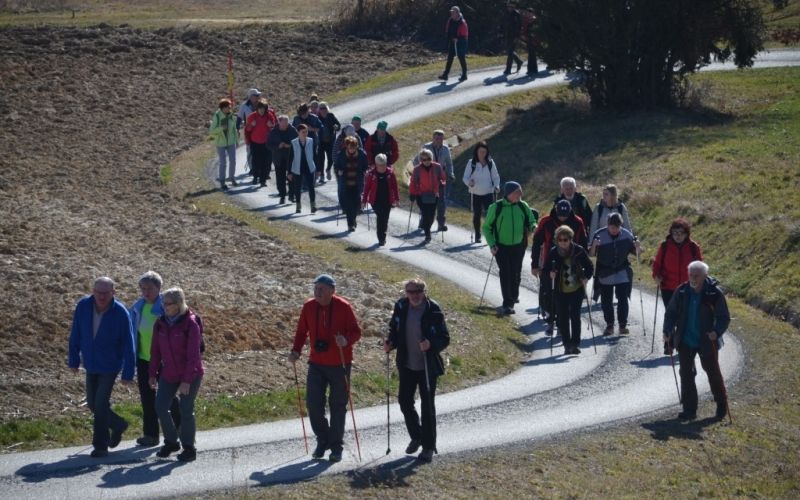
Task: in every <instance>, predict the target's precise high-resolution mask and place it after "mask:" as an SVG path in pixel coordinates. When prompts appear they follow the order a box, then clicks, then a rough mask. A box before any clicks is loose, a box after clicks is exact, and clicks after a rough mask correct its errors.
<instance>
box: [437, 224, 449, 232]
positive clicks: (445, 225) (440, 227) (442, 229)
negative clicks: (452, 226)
mask: <svg viewBox="0 0 800 500" xmlns="http://www.w3.org/2000/svg"><path fill="white" fill-rule="evenodd" d="M437 229H438V230H439V231H447V224H442V225H441V226H438V227H437Z"/></svg>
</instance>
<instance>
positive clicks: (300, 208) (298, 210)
mask: <svg viewBox="0 0 800 500" xmlns="http://www.w3.org/2000/svg"><path fill="white" fill-rule="evenodd" d="M295 206H296V207H297V208H295V209H294V213H296V214H299V213H300V212H302V211H303V210H302V205H300V202H299V201H298V202H297V203H296V204H295Z"/></svg>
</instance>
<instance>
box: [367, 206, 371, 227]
mask: <svg viewBox="0 0 800 500" xmlns="http://www.w3.org/2000/svg"><path fill="white" fill-rule="evenodd" d="M366 211H367V231H372V223H371V222H370V218H369V208H367V209H366Z"/></svg>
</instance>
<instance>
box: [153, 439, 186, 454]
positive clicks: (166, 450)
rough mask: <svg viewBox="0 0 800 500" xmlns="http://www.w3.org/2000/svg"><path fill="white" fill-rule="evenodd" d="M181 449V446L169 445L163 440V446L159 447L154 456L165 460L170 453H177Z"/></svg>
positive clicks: (176, 444)
mask: <svg viewBox="0 0 800 500" xmlns="http://www.w3.org/2000/svg"><path fill="white" fill-rule="evenodd" d="M180 449H181V445H179V444H178V443H170V442H169V441H167V440H166V439H165V440H164V446H162V447H161V449H160V450H158V452H156V456H157V457H158V458H167V457H168V456H170V454H171V453H173V452H175V451H178V450H180Z"/></svg>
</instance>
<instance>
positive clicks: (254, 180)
mask: <svg viewBox="0 0 800 500" xmlns="http://www.w3.org/2000/svg"><path fill="white" fill-rule="evenodd" d="M256 184H258V177H253V185H254V186H255V185H256Z"/></svg>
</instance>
